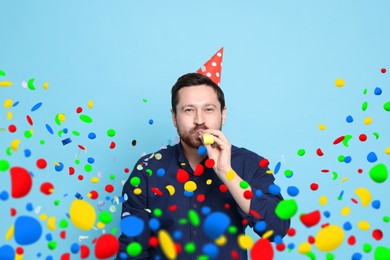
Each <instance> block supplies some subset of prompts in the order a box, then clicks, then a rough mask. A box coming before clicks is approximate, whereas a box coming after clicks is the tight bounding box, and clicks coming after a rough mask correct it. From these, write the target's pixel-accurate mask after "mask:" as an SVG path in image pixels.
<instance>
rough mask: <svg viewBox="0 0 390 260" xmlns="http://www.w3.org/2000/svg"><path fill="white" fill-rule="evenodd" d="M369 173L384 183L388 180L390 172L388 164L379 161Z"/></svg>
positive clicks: (372, 177) (373, 178)
mask: <svg viewBox="0 0 390 260" xmlns="http://www.w3.org/2000/svg"><path fill="white" fill-rule="evenodd" d="M369 175H370V178H371V179H372V180H373V181H374V182H376V183H382V182H385V181H386V180H387V177H388V176H389V172H388V170H387V167H386V165H384V164H383V163H379V164H377V165H375V166H374V167H372V168H371V169H370V172H369Z"/></svg>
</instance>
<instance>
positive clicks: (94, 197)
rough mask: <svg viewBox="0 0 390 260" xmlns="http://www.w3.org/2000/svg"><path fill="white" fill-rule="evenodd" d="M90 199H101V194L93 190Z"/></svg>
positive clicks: (89, 195) (89, 194)
mask: <svg viewBox="0 0 390 260" xmlns="http://www.w3.org/2000/svg"><path fill="white" fill-rule="evenodd" d="M88 197H89V198H90V199H93V200H96V199H97V198H98V197H99V193H98V192H97V191H95V190H91V191H90V192H89V193H88Z"/></svg>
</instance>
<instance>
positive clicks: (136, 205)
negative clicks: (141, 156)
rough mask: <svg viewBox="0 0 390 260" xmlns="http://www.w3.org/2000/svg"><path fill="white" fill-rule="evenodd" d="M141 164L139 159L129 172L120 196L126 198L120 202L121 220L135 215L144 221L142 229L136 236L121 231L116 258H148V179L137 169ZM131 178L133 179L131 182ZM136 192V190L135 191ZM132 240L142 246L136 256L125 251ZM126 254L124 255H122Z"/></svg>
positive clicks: (149, 232) (149, 233)
mask: <svg viewBox="0 0 390 260" xmlns="http://www.w3.org/2000/svg"><path fill="white" fill-rule="evenodd" d="M140 163H141V164H142V161H141V160H139V161H138V163H137V164H136V166H135V167H134V169H133V171H132V173H131V174H130V176H129V178H128V180H127V181H126V183H125V184H124V185H123V191H122V197H126V196H125V194H126V195H127V197H128V199H127V200H126V201H124V202H123V203H122V215H121V220H123V219H124V218H126V217H129V216H135V217H138V218H139V219H141V220H142V221H143V222H144V229H143V230H142V232H141V234H139V235H137V236H134V237H133V236H127V235H126V234H124V233H123V232H122V234H121V235H120V236H119V238H118V240H119V245H120V246H119V251H118V254H117V256H116V259H118V260H119V259H149V256H150V252H149V248H150V246H149V238H150V235H151V231H150V228H149V218H150V214H149V212H148V211H147V209H148V203H147V193H148V180H147V178H148V177H147V175H146V174H145V172H144V171H143V170H138V169H137V165H139V164H140ZM132 178H135V179H133V181H132V182H131V180H132ZM137 178H139V180H140V182H139V185H136V186H134V184H136V183H137V180H138V179H137ZM135 189H139V190H141V194H138V195H136V194H135V192H134V190H135ZM139 190H138V191H139ZM136 193H137V192H136ZM132 242H138V243H140V244H141V246H142V252H141V253H140V254H139V255H138V256H129V255H128V254H127V252H126V248H127V246H128V245H129V244H130V243H132ZM124 256H126V257H124Z"/></svg>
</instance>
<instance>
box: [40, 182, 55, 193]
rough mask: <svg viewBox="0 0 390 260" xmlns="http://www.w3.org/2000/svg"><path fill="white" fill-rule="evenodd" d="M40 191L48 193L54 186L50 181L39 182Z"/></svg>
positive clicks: (51, 191)
mask: <svg viewBox="0 0 390 260" xmlns="http://www.w3.org/2000/svg"><path fill="white" fill-rule="evenodd" d="M40 191H41V192H42V193H43V194H45V195H50V194H52V193H53V191H54V186H53V184H51V183H50V182H44V183H42V184H41V188H40Z"/></svg>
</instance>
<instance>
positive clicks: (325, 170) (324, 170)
mask: <svg viewBox="0 0 390 260" xmlns="http://www.w3.org/2000/svg"><path fill="white" fill-rule="evenodd" d="M321 172H325V173H327V172H329V170H327V169H323V170H321Z"/></svg>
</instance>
